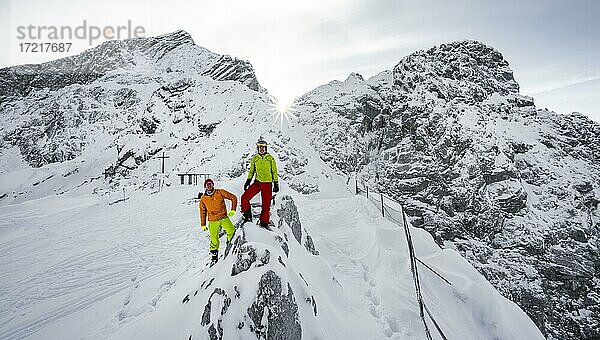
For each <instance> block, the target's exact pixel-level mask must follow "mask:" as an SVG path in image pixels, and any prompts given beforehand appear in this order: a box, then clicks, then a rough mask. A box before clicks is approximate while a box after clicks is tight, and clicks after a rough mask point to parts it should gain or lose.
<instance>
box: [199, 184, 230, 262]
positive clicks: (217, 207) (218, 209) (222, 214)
mask: <svg viewBox="0 0 600 340" xmlns="http://www.w3.org/2000/svg"><path fill="white" fill-rule="evenodd" d="M225 199H228V200H230V201H231V210H230V211H229V214H228V213H227V208H226V206H225ZM236 206H237V197H236V196H235V195H234V194H232V193H230V192H229V191H227V190H225V189H215V184H214V182H213V180H212V179H210V178H208V179H206V180H205V181H204V195H202V197H201V198H200V203H198V209H199V210H200V226H201V227H202V230H204V231H206V230H207V229H208V230H209V232H210V253H211V255H212V258H211V263H210V264H211V266H212V265H213V264H215V263H216V262H217V260H218V258H219V244H220V242H219V232H220V231H221V228H223V229H225V232H226V233H227V242H230V241H231V239H232V238H233V234H234V233H235V226H234V225H233V223H231V220H230V219H229V217H230V216H233V214H235V209H236ZM207 216H208V227H207V226H206V217H207Z"/></svg>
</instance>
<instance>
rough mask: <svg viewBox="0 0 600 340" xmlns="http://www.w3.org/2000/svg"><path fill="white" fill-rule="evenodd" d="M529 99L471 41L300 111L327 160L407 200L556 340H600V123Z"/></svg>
mask: <svg viewBox="0 0 600 340" xmlns="http://www.w3.org/2000/svg"><path fill="white" fill-rule="evenodd" d="M518 90H519V85H518V84H517V82H516V81H515V79H514V77H513V73H512V70H511V69H510V68H509V66H508V62H507V61H506V60H505V59H504V58H503V56H502V55H501V54H500V53H499V52H498V51H497V50H495V49H493V48H492V47H489V46H486V45H484V44H481V43H479V42H476V41H462V42H455V43H449V44H443V45H440V46H436V47H433V48H431V49H429V50H426V51H418V52H415V53H413V54H411V55H409V56H407V57H405V58H403V59H402V60H401V61H400V62H399V63H398V64H397V65H396V66H395V67H394V68H393V70H391V71H389V70H388V71H383V72H381V73H380V74H378V75H376V76H374V77H372V78H371V79H367V80H363V79H362V77H357V76H354V75H350V76H349V77H348V79H346V80H345V81H343V82H340V81H332V82H330V83H329V84H326V85H323V86H320V87H318V88H316V89H315V90H313V91H310V92H308V93H307V94H305V95H304V96H302V97H301V98H300V99H299V100H298V102H297V105H298V106H299V116H300V122H301V123H302V124H303V126H304V128H305V130H306V132H307V135H308V138H309V140H310V141H311V144H312V145H313V147H315V149H317V151H318V152H319V155H320V157H321V158H322V159H323V160H324V161H325V162H327V163H328V164H329V165H331V166H332V167H335V168H336V169H338V171H340V172H341V173H344V174H347V175H349V174H351V173H359V174H360V176H361V177H362V179H363V180H364V181H366V182H368V183H369V184H370V185H372V186H375V187H376V188H377V190H379V191H381V192H384V193H386V194H387V195H389V196H391V197H393V198H394V199H396V200H398V201H400V202H402V203H404V204H405V205H406V207H407V211H408V212H410V214H411V215H412V217H413V220H412V222H413V224H414V225H416V226H420V227H422V228H425V229H426V230H428V231H429V232H430V233H431V234H432V235H433V236H434V237H435V239H436V240H437V242H438V243H439V244H440V245H443V246H445V247H451V248H456V249H458V250H459V251H460V252H461V254H462V255H463V256H465V257H466V258H467V259H468V260H469V261H471V263H472V264H473V266H475V268H477V269H478V270H479V271H480V272H481V273H482V274H484V275H485V276H486V277H487V278H488V280H490V282H491V283H492V284H493V285H494V286H495V287H496V288H497V289H498V290H499V291H500V292H502V293H503V294H504V295H505V296H506V297H508V298H510V299H512V300H513V301H515V302H517V303H518V304H519V305H520V306H521V308H523V310H525V311H526V312H527V313H528V314H529V316H530V317H531V318H532V319H533V320H534V321H535V322H536V324H537V325H538V327H540V329H541V330H542V331H543V332H544V334H545V335H546V336H547V337H549V338H555V339H565V338H584V339H591V338H594V337H598V336H600V335H599V333H598V329H599V325H600V317H598V316H599V315H600V300H598V296H599V294H600V276H599V275H600V274H599V272H598V266H597V264H598V263H599V261H600V256H599V255H600V253H599V252H598V248H599V245H600V244H599V243H598V237H599V236H600V233H599V226H600V224H599V223H600V222H599V221H600V212H599V211H598V195H600V159H599V158H598V157H599V155H600V125H598V124H597V123H594V122H593V121H591V120H590V119H588V118H587V117H585V116H583V115H579V114H573V115H566V116H565V115H558V114H555V113H553V112H548V111H544V110H539V109H537V108H536V107H535V106H534V101H533V98H530V97H526V96H522V95H520V94H519V93H518ZM557 249H560V251H559V250H557ZM567 268H569V269H567ZM582 311H583V312H582ZM585 311H591V312H590V313H588V312H585Z"/></svg>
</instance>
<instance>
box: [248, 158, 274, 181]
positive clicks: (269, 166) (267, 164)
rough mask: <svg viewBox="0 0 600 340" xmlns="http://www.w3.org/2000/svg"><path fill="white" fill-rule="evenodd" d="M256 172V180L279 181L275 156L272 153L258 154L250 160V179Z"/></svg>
mask: <svg viewBox="0 0 600 340" xmlns="http://www.w3.org/2000/svg"><path fill="white" fill-rule="evenodd" d="M255 173H256V180H257V181H259V182H263V183H266V182H277V181H278V180H277V165H276V164H275V158H273V156H271V155H270V154H268V153H266V154H264V155H260V154H256V155H254V157H252V160H251V161H250V170H249V171H248V179H252V177H254V174H255Z"/></svg>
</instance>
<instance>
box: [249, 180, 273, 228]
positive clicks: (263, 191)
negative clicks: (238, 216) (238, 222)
mask: <svg viewBox="0 0 600 340" xmlns="http://www.w3.org/2000/svg"><path fill="white" fill-rule="evenodd" d="M272 190H273V189H272V186H271V182H265V183H263V182H259V181H254V183H252V184H251V185H250V187H249V188H248V190H246V191H244V193H243V194H242V211H248V210H250V200H251V199H252V197H254V196H256V194H258V192H259V191H260V198H261V200H262V210H261V211H260V223H263V224H268V223H269V217H270V216H269V213H270V211H271V198H272V197H273V191H272Z"/></svg>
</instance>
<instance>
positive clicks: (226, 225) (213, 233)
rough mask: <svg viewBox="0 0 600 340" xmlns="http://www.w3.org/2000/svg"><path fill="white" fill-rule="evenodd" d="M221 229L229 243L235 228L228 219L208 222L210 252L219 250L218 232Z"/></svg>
mask: <svg viewBox="0 0 600 340" xmlns="http://www.w3.org/2000/svg"><path fill="white" fill-rule="evenodd" d="M221 228H223V229H224V230H225V232H226V233H227V241H231V239H232V238H233V234H234V233H235V227H234V226H233V223H231V220H229V217H225V218H222V219H220V220H218V221H212V222H210V221H209V222H208V231H209V232H210V250H211V251H213V250H219V244H220V242H219V232H221Z"/></svg>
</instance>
